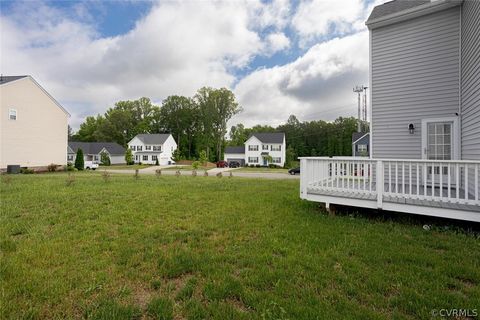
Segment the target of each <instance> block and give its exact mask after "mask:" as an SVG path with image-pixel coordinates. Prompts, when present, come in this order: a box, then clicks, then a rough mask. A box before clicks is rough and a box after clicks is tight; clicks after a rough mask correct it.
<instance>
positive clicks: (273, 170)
mask: <svg viewBox="0 0 480 320" xmlns="http://www.w3.org/2000/svg"><path fill="white" fill-rule="evenodd" d="M236 171H239V172H266V173H268V172H270V173H288V169H284V168H268V167H260V168H257V167H255V168H251V167H241V168H239V169H237V170H236Z"/></svg>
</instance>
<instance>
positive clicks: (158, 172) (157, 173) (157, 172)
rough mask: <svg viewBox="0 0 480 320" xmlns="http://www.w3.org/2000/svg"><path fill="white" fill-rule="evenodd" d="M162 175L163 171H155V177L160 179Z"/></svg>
mask: <svg viewBox="0 0 480 320" xmlns="http://www.w3.org/2000/svg"><path fill="white" fill-rule="evenodd" d="M161 175H162V169H157V170H155V176H156V177H157V178H159V177H160V176H161Z"/></svg>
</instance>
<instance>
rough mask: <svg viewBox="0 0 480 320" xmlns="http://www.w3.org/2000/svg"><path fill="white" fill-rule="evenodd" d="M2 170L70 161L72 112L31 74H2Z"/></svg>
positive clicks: (0, 145) (0, 128)
mask: <svg viewBox="0 0 480 320" xmlns="http://www.w3.org/2000/svg"><path fill="white" fill-rule="evenodd" d="M0 111H1V112H0V169H5V168H6V167H7V165H20V166H22V167H29V168H34V167H44V166H48V165H49V164H51V163H54V164H59V165H65V164H66V163H67V155H66V153H65V150H67V140H68V122H67V120H68V117H69V116H70V114H69V113H68V112H67V111H66V110H65V109H64V108H63V107H62V106H61V105H60V104H59V103H58V102H57V101H56V100H55V99H54V98H53V97H52V96H51V95H50V94H49V93H48V92H47V91H45V89H43V88H42V87H41V86H40V85H39V84H38V83H37V82H36V81H35V80H34V79H33V78H32V77H31V76H0Z"/></svg>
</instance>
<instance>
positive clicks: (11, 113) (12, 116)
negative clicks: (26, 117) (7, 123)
mask: <svg viewBox="0 0 480 320" xmlns="http://www.w3.org/2000/svg"><path fill="white" fill-rule="evenodd" d="M8 119H10V120H17V110H15V109H10V110H8Z"/></svg>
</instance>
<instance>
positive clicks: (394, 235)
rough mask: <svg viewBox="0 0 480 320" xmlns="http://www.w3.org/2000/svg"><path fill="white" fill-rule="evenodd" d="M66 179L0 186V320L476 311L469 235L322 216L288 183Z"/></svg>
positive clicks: (405, 315)
mask: <svg viewBox="0 0 480 320" xmlns="http://www.w3.org/2000/svg"><path fill="white" fill-rule="evenodd" d="M66 179H67V175H66V174H65V173H56V174H42V175H16V176H11V180H10V179H9V178H5V177H4V176H3V177H2V183H1V191H0V197H1V198H0V199H1V215H0V250H1V251H0V286H1V288H0V290H1V294H0V299H1V300H0V318H1V319H22V318H25V319H36V318H38V319H64V318H87V319H419V318H422V319H425V318H431V312H432V310H433V309H437V310H438V309H441V308H445V309H448V308H463V309H474V308H479V302H480V288H479V284H480V239H479V237H478V234H476V233H470V232H464V231H463V230H458V228H450V229H448V230H444V228H443V227H442V228H440V227H433V228H432V229H431V230H429V231H426V230H424V229H423V228H422V223H420V222H418V220H415V219H417V218H416V217H412V220H409V221H403V220H398V219H395V218H394V219H390V218H372V217H369V216H366V215H362V214H360V215H347V214H345V215H336V216H330V215H327V214H325V213H323V212H322V211H321V210H320V209H318V206H317V204H315V203H309V202H304V201H301V200H300V199H299V197H298V187H299V186H298V183H299V182H298V181H296V180H285V181H279V180H254V179H242V178H235V177H234V178H231V179H229V178H221V179H219V178H216V177H195V178H194V177H186V176H185V177H183V176H182V177H174V176H161V177H155V176H140V178H139V179H138V180H136V179H134V178H133V176H130V175H128V176H127V175H115V174H112V175H111V176H110V178H109V179H107V180H108V181H104V179H103V178H102V176H101V174H100V173H99V172H91V173H76V175H75V181H74V182H73V183H71V184H70V185H69V186H67V184H66ZM412 221H413V222H412ZM415 221H417V222H415Z"/></svg>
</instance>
